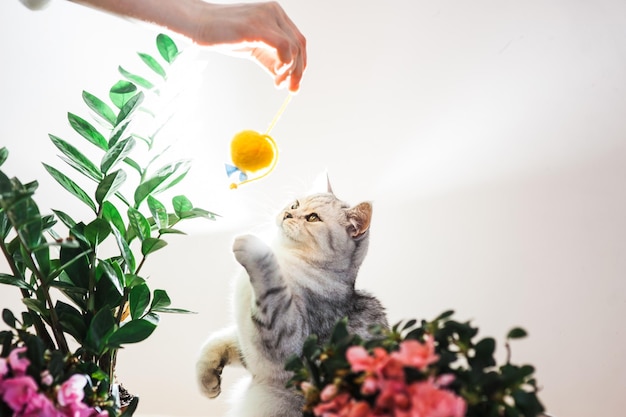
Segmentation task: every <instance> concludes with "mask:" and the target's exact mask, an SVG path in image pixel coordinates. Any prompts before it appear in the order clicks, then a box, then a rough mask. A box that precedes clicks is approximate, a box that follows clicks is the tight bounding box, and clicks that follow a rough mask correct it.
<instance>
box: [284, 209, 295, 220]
mask: <svg viewBox="0 0 626 417" xmlns="http://www.w3.org/2000/svg"><path fill="white" fill-rule="evenodd" d="M292 217H293V215H292V214H291V213H289V212H288V211H286V212H285V214H283V220H285V219H291V218H292Z"/></svg>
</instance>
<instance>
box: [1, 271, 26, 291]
mask: <svg viewBox="0 0 626 417" xmlns="http://www.w3.org/2000/svg"><path fill="white" fill-rule="evenodd" d="M0 284H6V285H12V286H14V287H18V288H21V289H24V290H28V291H35V289H34V288H33V287H32V286H31V285H30V284H29V283H28V282H26V281H24V280H23V279H19V278H16V277H14V276H12V275H8V274H2V273H0Z"/></svg>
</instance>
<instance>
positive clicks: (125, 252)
mask: <svg viewBox="0 0 626 417" xmlns="http://www.w3.org/2000/svg"><path fill="white" fill-rule="evenodd" d="M111 231H112V232H113V236H115V241H116V242H117V246H118V248H119V250H120V254H121V255H122V259H124V262H125V263H126V268H127V271H128V272H135V256H134V255H133V252H132V251H131V250H130V247H129V246H128V242H126V240H125V239H124V237H123V234H122V233H121V232H120V231H119V230H118V229H117V227H112V228H111Z"/></svg>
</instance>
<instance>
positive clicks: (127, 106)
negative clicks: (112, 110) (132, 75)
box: [116, 92, 144, 125]
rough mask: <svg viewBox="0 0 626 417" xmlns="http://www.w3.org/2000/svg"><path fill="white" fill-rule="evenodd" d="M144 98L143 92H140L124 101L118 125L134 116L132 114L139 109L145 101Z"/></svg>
mask: <svg viewBox="0 0 626 417" xmlns="http://www.w3.org/2000/svg"><path fill="white" fill-rule="evenodd" d="M143 99H144V94H143V93H142V92H139V93H137V94H135V95H134V96H132V97H131V98H130V99H128V101H127V102H126V103H124V105H123V106H122V108H121V109H120V114H118V115H117V123H116V125H119V124H120V123H122V122H124V121H126V120H128V119H130V116H132V114H133V113H134V112H135V111H137V109H138V108H139V106H141V103H143Z"/></svg>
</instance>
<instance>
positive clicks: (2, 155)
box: [0, 146, 9, 166]
mask: <svg viewBox="0 0 626 417" xmlns="http://www.w3.org/2000/svg"><path fill="white" fill-rule="evenodd" d="M8 157H9V151H8V149H7V148H6V147H4V146H3V147H2V148H0V166H2V165H3V164H4V162H5V161H6V160H7V158H8Z"/></svg>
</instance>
